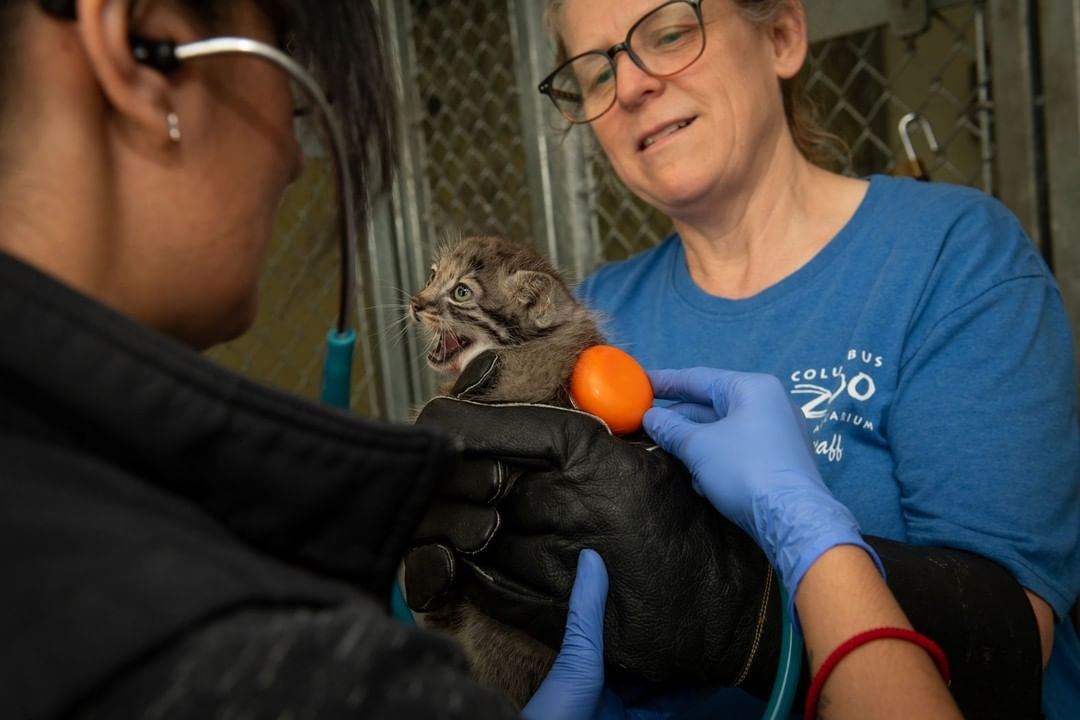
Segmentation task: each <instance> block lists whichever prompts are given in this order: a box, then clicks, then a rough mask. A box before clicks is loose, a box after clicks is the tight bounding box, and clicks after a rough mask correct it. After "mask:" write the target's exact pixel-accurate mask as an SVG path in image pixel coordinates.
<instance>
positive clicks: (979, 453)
mask: <svg viewBox="0 0 1080 720" xmlns="http://www.w3.org/2000/svg"><path fill="white" fill-rule="evenodd" d="M549 5H550V18H551V21H552V27H553V30H554V33H555V37H556V39H557V45H558V50H559V53H560V59H559V61H558V63H559V64H558V67H557V69H556V70H555V71H554V72H553V73H552V74H551V75H550V76H549V77H548V78H547V79H545V81H544V82H543V83H542V84H541V86H540V91H541V92H543V93H545V94H547V95H548V96H549V97H550V98H551V100H552V101H553V103H554V105H555V107H556V108H557V109H558V110H559V112H560V113H561V114H562V115H563V116H564V117H565V118H566V119H567V120H568V121H569V122H570V123H573V124H574V125H581V126H583V127H575V129H574V131H575V132H591V134H592V137H593V138H594V139H595V140H596V142H597V143H598V144H599V145H600V147H601V148H602V149H603V151H604V153H605V155H606V156H607V158H608V160H609V161H610V163H611V166H612V167H613V169H614V171H615V173H616V174H617V175H618V177H619V179H620V180H621V181H622V182H623V183H624V184H625V185H626V186H627V188H629V189H630V190H631V191H632V192H633V193H634V194H635V195H637V196H638V197H640V198H641V199H643V200H645V201H646V202H648V203H649V204H650V205H652V206H653V207H655V208H657V209H659V210H661V211H662V212H664V213H665V214H666V215H668V216H669V217H670V218H671V220H672V222H673V223H674V226H675V232H674V233H673V234H672V235H671V236H670V237H668V238H667V239H666V240H665V241H664V242H663V243H661V244H660V245H659V246H658V247H656V248H654V249H652V250H649V251H647V252H644V253H642V254H640V255H638V256H637V257H635V258H632V259H630V260H628V261H625V262H621V263H614V264H611V265H609V266H607V267H604V268H602V269H601V270H600V271H599V272H598V273H596V274H595V275H593V276H592V277H589V278H587V279H586V280H585V281H584V283H582V285H581V287H580V288H579V293H580V295H581V296H582V297H583V298H584V299H585V300H586V301H587V302H588V303H589V304H590V305H591V306H592V307H594V308H595V309H597V310H599V311H601V312H603V313H605V314H606V315H607V316H608V317H609V318H610V319H611V324H610V326H609V331H610V339H611V340H612V341H613V342H615V343H617V344H620V345H622V346H624V347H625V348H627V349H628V350H629V351H630V352H632V353H633V354H634V355H635V356H636V357H637V358H638V359H639V360H640V361H641V362H642V363H643V364H644V365H645V366H646V367H650V368H679V367H693V366H708V367H724V368H733V369H739V370H754V371H758V372H765V373H770V374H772V375H775V376H776V377H778V378H779V379H780V381H781V382H782V384H783V386H784V388H785V389H786V390H787V392H788V394H789V395H790V397H791V399H792V400H793V401H794V402H795V403H796V404H797V405H798V406H800V407H801V408H802V411H803V414H804V415H805V417H806V422H807V425H808V428H809V430H810V441H811V445H812V447H813V448H814V450H815V452H816V455H817V459H818V465H819V467H820V470H821V474H822V475H823V477H824V480H825V482H826V484H827V485H828V486H829V488H830V490H831V491H832V492H833V493H834V494H835V495H836V497H837V498H838V499H839V500H840V501H841V502H843V503H844V504H845V505H847V506H848V507H849V508H850V509H851V511H852V512H853V513H854V515H855V517H856V518H857V519H858V522H859V524H860V525H861V527H862V530H863V531H864V532H867V533H870V534H873V535H881V536H884V537H887V538H892V539H896V540H902V541H905V542H908V543H912V544H917V545H940V546H946V547H952V548H958V549H963V550H967V551H970V552H972V553H976V554H979V555H982V556H985V557H987V558H990V559H992V560H994V561H995V562H997V563H999V564H1001V565H1002V566H1004V567H1005V568H1006V569H1007V570H1009V572H1010V573H1011V574H1012V575H1013V577H1014V578H1015V579H1016V581H1017V582H1018V583H1019V584H1020V585H1021V586H1022V587H1023V588H1024V589H1025V592H1026V594H1027V597H1028V599H1029V601H1030V609H1031V611H1032V612H1033V613H1034V616H1035V617H1036V618H1037V620H1038V627H1039V633H1040V637H1041V642H1042V650H1043V663H1044V665H1046V663H1049V665H1048V667H1047V670H1046V673H1045V676H1044V679H1043V686H1044V711H1045V712H1046V713H1047V716H1048V717H1050V718H1058V717H1066V716H1068V715H1070V714H1071V713H1073V712H1075V708H1076V707H1078V706H1080V641H1078V638H1077V635H1076V633H1075V632H1074V629H1073V628H1072V627H1071V625H1070V623H1069V620H1068V610H1069V608H1070V607H1071V605H1072V603H1073V602H1074V601H1075V600H1076V598H1077V594H1078V593H1080V440H1078V435H1077V413H1076V397H1075V378H1076V371H1075V367H1074V357H1073V349H1072V348H1073V345H1072V340H1071V336H1070V330H1069V325H1068V322H1067V320H1066V317H1065V314H1064V310H1063V306H1062V300H1061V297H1060V294H1059V292H1058V289H1057V287H1056V285H1055V282H1054V279H1053V278H1052V276H1051V275H1050V273H1049V271H1048V269H1047V267H1046V266H1045V264H1044V263H1043V261H1042V259H1041V258H1040V257H1039V255H1038V253H1037V251H1036V249H1035V248H1034V246H1033V245H1032V243H1031V242H1030V241H1029V240H1028V238H1027V237H1026V236H1025V234H1024V232H1023V230H1022V229H1021V228H1020V226H1019V224H1018V222H1017V221H1016V219H1015V218H1014V217H1013V216H1012V215H1011V214H1010V213H1009V212H1008V211H1007V210H1006V209H1005V208H1003V207H1002V206H1001V205H1000V204H999V203H997V202H996V201H995V200H993V199H992V198H989V197H987V196H985V195H982V194H981V193H979V192H976V191H973V190H970V189H967V188H961V187H953V186H945V185H935V184H927V183H917V182H914V181H911V180H906V179H892V178H887V177H883V176H874V177H871V178H850V177H845V176H842V175H838V174H835V173H832V172H829V171H827V170H825V169H823V168H822V167H821V166H820V165H819V164H818V163H822V162H823V161H826V160H829V159H830V158H829V150H830V143H829V140H830V138H829V136H828V135H827V134H826V133H823V132H822V131H821V130H820V129H819V128H818V127H817V126H816V125H814V124H813V122H812V119H811V115H810V114H809V113H808V112H807V107H806V105H805V104H804V100H803V97H802V95H801V92H800V81H801V76H800V71H801V69H802V68H803V65H804V62H805V60H806V55H807V28H806V17H805V12H804V10H803V8H802V3H801V2H798V1H797V0H796V1H791V0H684V1H677V2H665V3H659V4H658V3H657V2H655V0H635V1H632V2H626V1H625V0H561V1H559V0H554V1H552V2H550V3H549ZM650 429H651V430H652V431H653V433H654V437H656V439H657V440H658V441H660V443H661V444H662V445H664V446H665V447H668V448H669V449H672V450H674V451H675V452H677V453H678V454H680V456H681V457H682V458H683V459H684V460H686V461H687V462H688V464H689V465H691V467H694V465H695V464H698V465H700V464H701V463H704V462H706V459H707V460H708V462H713V463H716V464H717V467H718V468H719V467H720V466H722V465H723V458H720V457H713V456H710V455H709V454H708V453H709V451H708V450H707V449H705V448H704V447H701V448H695V449H690V448H688V447H685V446H684V447H679V446H678V445H673V444H672V443H673V441H671V442H665V438H666V437H667V436H666V435H665V433H664V430H665V428H664V427H659V426H653V427H652V428H650ZM766 452H767V450H766ZM708 472H712V471H708ZM708 472H706V474H708ZM715 472H721V470H720V469H718V470H716V471H715ZM790 589H791V590H792V592H794V591H795V588H790ZM1055 622H1059V623H1060V624H1059V625H1058V628H1057V631H1056V633H1055V628H1054V624H1055ZM1052 650H1053V657H1052V658H1051V651H1052ZM822 659H823V658H820V657H818V658H813V659H812V664H815V663H819V662H820V661H821V660H822Z"/></svg>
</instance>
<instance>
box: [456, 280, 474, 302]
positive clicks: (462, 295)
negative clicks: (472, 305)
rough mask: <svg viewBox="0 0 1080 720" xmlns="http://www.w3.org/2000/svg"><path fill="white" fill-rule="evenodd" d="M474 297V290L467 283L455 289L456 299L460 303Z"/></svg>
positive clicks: (460, 284)
mask: <svg viewBox="0 0 1080 720" xmlns="http://www.w3.org/2000/svg"><path fill="white" fill-rule="evenodd" d="M471 297H472V290H471V289H469V286H468V285H466V284H465V283H459V284H458V285H457V287H455V288H454V299H455V300H457V301H458V302H465V301H466V300H468V299H469V298H471Z"/></svg>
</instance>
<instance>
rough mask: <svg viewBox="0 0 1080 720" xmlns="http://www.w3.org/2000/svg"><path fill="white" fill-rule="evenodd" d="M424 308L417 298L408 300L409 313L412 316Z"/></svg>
mask: <svg viewBox="0 0 1080 720" xmlns="http://www.w3.org/2000/svg"><path fill="white" fill-rule="evenodd" d="M423 309H424V306H423V305H421V304H420V301H419V300H418V299H417V298H413V299H412V300H410V301H409V314H410V315H412V316H413V317H414V318H415V317H416V316H417V315H418V314H419V313H420V311H421V310H423Z"/></svg>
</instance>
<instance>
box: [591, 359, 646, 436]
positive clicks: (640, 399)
mask: <svg viewBox="0 0 1080 720" xmlns="http://www.w3.org/2000/svg"><path fill="white" fill-rule="evenodd" d="M570 397H571V399H573V401H574V404H575V405H577V407H578V408H580V409H581V410H584V411H585V412H587V413H592V414H593V415H596V416H597V417H599V418H600V419H601V420H603V421H604V422H606V423H607V424H608V427H610V428H611V432H613V433H615V434H616V435H625V434H627V433H632V432H634V431H635V430H637V429H638V428H640V427H641V420H642V418H643V417H644V416H645V411H646V410H648V409H649V408H650V407H652V404H653V391H652V384H651V383H650V382H649V376H648V375H646V374H645V371H644V370H643V369H642V367H641V366H640V365H638V362H637V360H635V359H634V358H632V357H630V355H628V354H627V353H625V352H623V351H622V350H620V349H619V348H617V347H612V346H610V345H593V346H592V347H590V348H588V349H587V350H585V352H583V353H581V355H580V356H579V357H578V361H577V364H576V365H575V366H574V372H573V374H572V375H571V376H570Z"/></svg>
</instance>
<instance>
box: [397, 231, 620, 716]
mask: <svg viewBox="0 0 1080 720" xmlns="http://www.w3.org/2000/svg"><path fill="white" fill-rule="evenodd" d="M409 314H410V316H411V317H412V318H413V319H414V320H416V321H418V322H419V323H420V325H421V327H422V328H423V330H424V331H425V333H426V334H427V335H428V337H429V339H430V348H431V350H430V352H429V353H428V356H427V360H428V363H429V364H430V365H431V367H432V368H434V369H435V371H436V372H438V373H440V374H442V375H445V376H447V378H448V380H449V382H448V383H447V386H446V388H445V389H446V390H448V389H449V388H451V387H453V383H454V380H455V379H456V378H457V376H458V375H459V374H460V373H461V371H462V370H463V369H464V368H465V366H466V365H468V364H469V361H470V360H473V359H474V358H476V356H478V355H479V354H480V353H482V352H483V351H485V350H493V351H496V352H497V353H498V354H499V369H498V374H497V376H496V378H495V380H494V382H493V383H492V384H491V385H490V386H486V387H484V388H483V390H482V391H481V392H480V393H479V394H478V395H476V396H471V397H474V398H475V399H478V400H481V401H483V402H532V403H546V404H553V405H562V406H566V407H569V406H570V400H569V391H568V387H569V384H570V374H571V372H572V371H573V368H574V363H575V362H576V360H577V357H578V355H579V354H581V351H583V350H584V349H585V348H587V347H590V346H592V345H597V344H600V343H602V342H604V339H603V336H602V335H601V334H600V331H599V329H598V328H597V324H596V322H595V320H594V319H593V317H592V316H591V315H590V314H589V312H588V311H587V310H586V309H585V308H584V307H583V306H582V305H581V304H580V303H578V301H577V300H576V299H575V298H574V296H573V294H572V293H571V292H570V288H569V287H568V286H567V284H566V282H565V281H563V279H562V278H561V277H560V276H559V274H558V272H557V271H556V270H555V268H554V267H552V265H551V263H549V262H548V261H547V260H546V259H545V258H544V257H542V256H541V255H540V254H539V253H538V252H537V251H536V250H534V249H533V248H532V247H530V246H529V245H526V244H524V243H518V242H513V241H511V240H507V239H504V238H500V237H492V236H473V237H466V238H462V239H460V240H457V241H454V242H451V243H449V244H447V245H446V246H445V247H444V248H443V249H442V250H441V251H440V252H439V253H438V256H437V257H436V258H435V262H434V264H432V266H431V277H430V278H429V280H428V283H427V286H426V287H425V288H424V289H423V290H422V291H421V292H419V293H417V294H416V295H415V296H413V298H412V301H411V302H410V305H409ZM422 617H423V622H424V623H425V624H427V625H430V626H435V627H439V628H442V629H444V630H446V631H448V632H449V633H450V634H451V635H453V636H455V637H456V638H457V639H458V640H459V641H460V642H461V643H462V644H463V645H464V647H465V652H466V654H467V655H468V657H469V660H470V662H471V665H472V674H473V677H474V678H476V680H477V681H479V682H481V683H484V684H486V685H490V686H493V687H498V688H501V689H502V690H504V691H505V692H506V693H507V694H508V695H509V696H510V698H511V700H512V701H513V702H515V703H516V704H517V706H518V707H519V708H520V707H521V706H522V705H524V704H525V702H526V701H527V700H528V699H529V697H531V696H532V694H533V693H534V692H535V691H536V688H537V687H538V686H539V684H540V681H541V680H543V678H544V676H545V675H546V674H547V671H548V669H549V668H550V667H551V663H552V661H553V660H554V657H555V650H554V649H552V648H550V647H548V646H547V645H544V644H543V643H540V642H539V641H537V640H534V639H533V638H532V637H530V636H528V635H525V634H524V633H522V632H520V631H518V630H516V629H514V628H511V627H509V626H507V625H504V624H502V623H500V622H498V621H496V620H494V619H492V618H490V617H488V616H487V615H484V614H483V613H481V612H480V611H479V610H478V609H477V608H476V607H474V606H472V605H471V604H469V603H468V602H464V601H463V602H460V603H458V604H456V605H451V606H448V607H446V608H443V609H442V610H439V611H436V612H433V613H428V614H426V615H424V616H422Z"/></svg>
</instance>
